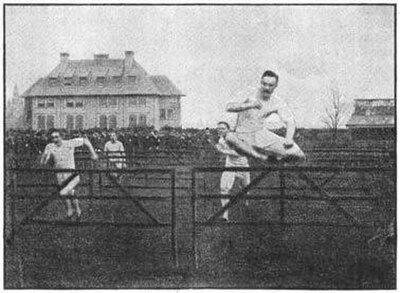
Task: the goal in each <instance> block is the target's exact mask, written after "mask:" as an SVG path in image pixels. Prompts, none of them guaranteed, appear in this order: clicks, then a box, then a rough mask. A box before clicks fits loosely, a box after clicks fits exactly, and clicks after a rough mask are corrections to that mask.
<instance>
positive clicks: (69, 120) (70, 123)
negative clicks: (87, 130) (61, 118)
mask: <svg viewBox="0 0 400 293" xmlns="http://www.w3.org/2000/svg"><path fill="white" fill-rule="evenodd" d="M67 129H68V130H72V129H74V116H72V115H67Z"/></svg>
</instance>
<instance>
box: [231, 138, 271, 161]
mask: <svg viewBox="0 0 400 293" xmlns="http://www.w3.org/2000/svg"><path fill="white" fill-rule="evenodd" d="M225 140H226V141H227V142H228V144H229V145H230V146H231V147H233V148H234V149H235V151H237V152H238V153H244V154H245V155H246V156H250V157H253V158H256V159H260V160H264V161H266V160H267V159H268V156H267V155H263V154H260V153H259V152H257V151H256V150H255V149H254V148H253V147H252V146H251V145H250V144H248V143H246V142H244V141H243V140H240V139H239V138H238V137H237V135H236V134H235V133H233V132H231V133H229V134H228V135H227V136H226V137H225Z"/></svg>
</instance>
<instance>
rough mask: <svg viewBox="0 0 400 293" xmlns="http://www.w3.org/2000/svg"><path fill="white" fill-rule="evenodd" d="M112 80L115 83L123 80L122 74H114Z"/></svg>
mask: <svg viewBox="0 0 400 293" xmlns="http://www.w3.org/2000/svg"><path fill="white" fill-rule="evenodd" d="M112 80H113V82H114V83H120V82H121V81H122V77H121V76H113V77H112Z"/></svg>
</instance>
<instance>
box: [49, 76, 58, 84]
mask: <svg viewBox="0 0 400 293" xmlns="http://www.w3.org/2000/svg"><path fill="white" fill-rule="evenodd" d="M56 85H57V77H50V78H49V86H56Z"/></svg>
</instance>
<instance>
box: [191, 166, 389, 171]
mask: <svg viewBox="0 0 400 293" xmlns="http://www.w3.org/2000/svg"><path fill="white" fill-rule="evenodd" d="M192 171H193V172H194V173H206V172H210V173H212V172H224V171H227V172H229V171H231V172H252V171H253V172H263V171H298V172H301V171H303V172H317V171H326V172H338V171H346V172H357V171H364V172H367V171H396V167H395V166H393V167H389V166H354V167H353V166H300V165H297V166H296V165H286V166H285V165H272V166H263V167H195V168H193V169H192Z"/></svg>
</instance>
